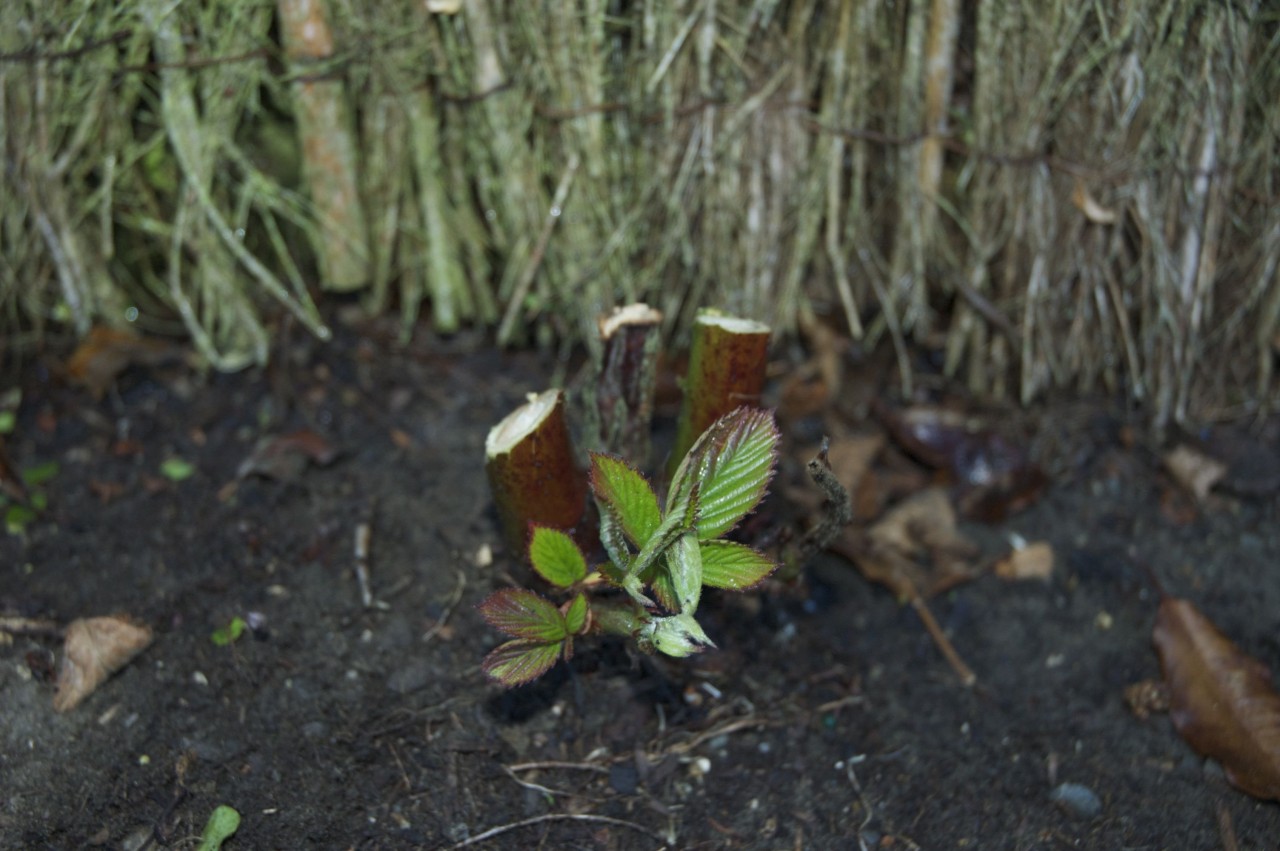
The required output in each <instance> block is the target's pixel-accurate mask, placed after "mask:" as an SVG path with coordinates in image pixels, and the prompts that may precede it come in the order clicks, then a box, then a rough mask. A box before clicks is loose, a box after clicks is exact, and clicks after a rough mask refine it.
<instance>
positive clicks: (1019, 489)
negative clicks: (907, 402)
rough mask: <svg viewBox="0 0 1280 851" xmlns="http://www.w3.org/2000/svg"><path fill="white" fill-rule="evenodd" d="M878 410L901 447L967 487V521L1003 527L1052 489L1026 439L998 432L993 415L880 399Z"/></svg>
mask: <svg viewBox="0 0 1280 851" xmlns="http://www.w3.org/2000/svg"><path fill="white" fill-rule="evenodd" d="M872 408H873V411H874V413H875V415H876V417H877V418H878V419H879V420H880V422H881V423H883V424H884V427H885V429H886V430H887V431H888V432H889V436H890V437H891V438H892V439H893V441H894V442H895V443H897V444H898V445H899V446H901V447H902V448H903V449H904V450H906V452H907V453H908V454H910V455H911V456H912V457H914V458H916V459H917V460H919V461H920V462H921V463H923V464H925V465H926V466H929V467H932V468H934V469H936V470H945V471H946V472H947V473H949V474H950V476H951V478H952V479H953V480H954V481H955V483H956V484H957V485H958V486H959V488H960V489H961V497H960V510H961V512H962V513H963V514H964V515H965V516H966V517H969V518H972V519H976V520H980V521H982V522H984V523H999V522H1001V521H1002V520H1004V519H1005V518H1006V517H1008V516H1009V515H1012V514H1016V513H1017V512H1019V511H1022V510H1023V509H1025V508H1027V507H1029V506H1030V505H1032V504H1033V503H1035V502H1036V501H1037V500H1038V499H1039V498H1040V497H1041V496H1042V495H1043V494H1044V491H1045V490H1046V488H1047V487H1048V484H1049V479H1048V476H1046V475H1045V473H1044V471H1043V470H1041V469H1040V468H1039V466H1037V465H1036V464H1035V463H1033V462H1032V460H1031V458H1030V456H1029V455H1028V452H1027V449H1026V447H1025V446H1024V445H1023V442H1022V441H1021V439H1020V438H1019V437H1018V436H1016V435H1013V434H1007V433H1004V432H1005V430H1004V429H1000V428H997V427H996V426H997V425H998V423H995V422H994V421H993V419H992V418H991V417H987V418H979V417H974V416H969V415H967V414H965V413H963V412H962V411H958V410H954V409H951V408H944V407H939V406H932V405H914V406H911V407H908V408H903V409H901V410H895V409H893V408H891V407H889V406H888V405H886V404H884V403H883V402H880V401H879V400H877V401H876V403H875V404H874V405H873V406H872Z"/></svg>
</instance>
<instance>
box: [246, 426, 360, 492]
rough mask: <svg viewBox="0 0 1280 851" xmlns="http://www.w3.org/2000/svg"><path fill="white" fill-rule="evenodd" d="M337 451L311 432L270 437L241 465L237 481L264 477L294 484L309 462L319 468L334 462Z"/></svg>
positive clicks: (301, 430) (306, 430)
mask: <svg viewBox="0 0 1280 851" xmlns="http://www.w3.org/2000/svg"><path fill="white" fill-rule="evenodd" d="M337 457H338V450H337V449H336V448H335V447H334V446H333V444H332V443H330V442H329V441H327V440H325V439H324V438H323V437H321V436H320V435H318V434H316V433H315V432H314V431H311V430H310V429H305V428H304V429H300V430H298V431H295V432H291V433H289V434H282V435H278V436H276V437H267V438H263V439H262V440H260V441H258V445H257V446H256V447H254V450H253V454H252V455H250V456H249V457H248V458H246V459H245V460H244V461H242V462H241V463H240V467H239V469H237V470H236V476H237V477H238V478H241V479H243V478H245V477H247V476H263V477H265V478H268V479H276V480H278V481H285V482H288V481H293V480H294V479H296V478H297V477H298V476H299V475H301V474H302V471H303V469H304V468H305V467H306V466H307V463H308V462H310V463H312V464H315V465H316V466H318V467H324V466H326V465H328V464H331V463H333V461H334V459H335V458H337Z"/></svg>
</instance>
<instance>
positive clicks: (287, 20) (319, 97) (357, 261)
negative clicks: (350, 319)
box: [276, 0, 369, 291]
mask: <svg viewBox="0 0 1280 851" xmlns="http://www.w3.org/2000/svg"><path fill="white" fill-rule="evenodd" d="M276 9H277V11H278V12H279V21H280V32H281V35H282V36H283V39H284V48H285V57H286V58H287V59H288V61H289V67H290V71H291V72H292V73H293V74H294V81H293V101H294V106H295V113H294V114H295V117H296V118H297V122H298V138H299V140H300V142H301V149H302V164H303V169H304V173H305V174H306V178H307V188H308V190H309V191H310V195H311V203H312V204H313V205H314V206H315V210H316V217H317V219H318V220H319V222H320V233H319V235H318V238H317V239H316V240H315V243H316V244H315V245H314V248H315V251H316V254H317V255H318V256H319V259H320V268H321V270H322V272H323V278H322V280H323V283H324V284H325V286H326V287H328V288H330V289H334V290H344V291H345V290H354V289H358V288H360V287H363V286H364V285H365V284H366V283H367V281H368V278H369V264H368V256H369V255H368V250H367V246H366V245H365V233H366V230H365V220H364V211H363V210H362V208H361V206H360V195H359V193H358V191H357V189H356V165H355V163H356V155H355V149H356V145H355V142H354V140H353V139H352V134H351V128H352V120H351V110H350V109H349V107H348V105H347V100H346V96H345V92H344V89H343V86H344V83H343V80H342V79H341V78H340V77H334V78H323V79H315V78H313V79H305V78H303V77H302V76H301V72H302V71H303V70H310V69H314V68H315V66H316V65H317V64H319V63H323V62H325V61H327V60H329V59H331V58H332V56H333V31H332V29H331V28H330V27H329V20H328V18H329V15H328V14H327V11H326V8H325V4H324V2H322V0H278V2H277V4H276Z"/></svg>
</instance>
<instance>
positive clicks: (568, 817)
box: [449, 813, 667, 851]
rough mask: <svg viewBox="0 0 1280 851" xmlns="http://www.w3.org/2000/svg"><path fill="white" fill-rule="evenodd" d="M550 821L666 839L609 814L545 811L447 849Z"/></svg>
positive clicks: (661, 839)
mask: <svg viewBox="0 0 1280 851" xmlns="http://www.w3.org/2000/svg"><path fill="white" fill-rule="evenodd" d="M551 821H583V822H590V823H593V824H609V825H613V826H614V827H629V828H631V829H632V830H634V831H637V832H639V833H643V834H646V835H648V836H651V837H653V838H654V839H656V840H658V841H659V842H666V841H667V840H666V837H664V836H662V835H661V834H659V833H656V832H654V831H652V830H650V829H649V828H647V827H644V826H643V825H639V824H636V823H635V822H631V821H623V820H622V819H616V818H610V817H609V816H596V815H591V814H590V813H547V814H546V815H541V816H534V817H533V818H527V819H524V820H523V821H513V822H511V823H510V824H502V825H498V826H497V827H491V828H489V829H488V830H486V831H485V832H484V833H478V834H476V835H475V836H472V837H471V838H470V839H464V840H462V841H461V842H459V843H457V844H456V845H450V846H449V851H457V849H459V848H469V847H471V846H472V845H479V844H480V843H481V842H486V841H488V840H490V839H492V838H494V837H495V836H501V835H502V834H504V833H509V832H511V831H513V830H518V829H520V828H522V827H532V826H533V825H535V824H545V823H547V822H551Z"/></svg>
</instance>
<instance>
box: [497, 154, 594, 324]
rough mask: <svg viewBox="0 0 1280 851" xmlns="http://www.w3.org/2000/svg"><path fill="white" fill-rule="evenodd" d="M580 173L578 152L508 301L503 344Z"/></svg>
mask: <svg viewBox="0 0 1280 851" xmlns="http://www.w3.org/2000/svg"><path fill="white" fill-rule="evenodd" d="M577 173H578V154H577V152H574V153H572V154H570V155H569V164H568V165H567V166H565V170H564V174H563V175H562V176H561V178H560V185H559V186H557V187H556V194H555V196H554V197H553V198H552V199H551V209H550V210H548V211H547V218H546V221H545V222H544V223H543V225H542V233H540V234H538V242H537V244H536V245H535V246H534V248H533V254H532V255H530V257H529V262H528V264H527V265H526V266H525V268H524V272H522V273H521V274H520V280H519V282H518V283H517V284H516V289H515V292H513V293H512V294H511V301H510V302H508V303H507V312H506V314H505V315H504V316H503V317H502V324H501V325H499V326H498V342H499V344H502V345H506V343H507V342H508V340H509V339H510V337H511V328H512V326H514V325H515V322H516V318H517V317H518V316H519V315H520V305H521V303H522V302H523V301H524V299H525V296H527V295H528V294H529V287H530V286H532V285H533V279H534V277H535V276H537V274H538V268H539V267H540V266H542V257H543V255H545V254H546V253H547V244H548V243H550V242H551V231H552V230H553V229H554V228H555V226H556V222H558V221H559V220H560V213H561V210H563V208H564V202H565V200H566V199H567V198H568V197H569V189H570V188H572V186H573V177H574V175H575V174H577Z"/></svg>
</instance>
